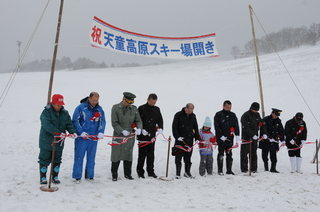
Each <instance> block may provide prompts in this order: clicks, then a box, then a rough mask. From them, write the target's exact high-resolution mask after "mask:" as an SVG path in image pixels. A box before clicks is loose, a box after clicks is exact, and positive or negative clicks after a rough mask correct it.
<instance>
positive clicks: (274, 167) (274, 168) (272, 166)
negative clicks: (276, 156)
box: [270, 162, 279, 173]
mask: <svg viewBox="0 0 320 212" xmlns="http://www.w3.org/2000/svg"><path fill="white" fill-rule="evenodd" d="M276 165H277V162H271V169H270V172H273V173H279V172H278V171H277V170H276Z"/></svg>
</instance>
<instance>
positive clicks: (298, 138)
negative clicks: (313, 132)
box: [284, 112, 307, 174]
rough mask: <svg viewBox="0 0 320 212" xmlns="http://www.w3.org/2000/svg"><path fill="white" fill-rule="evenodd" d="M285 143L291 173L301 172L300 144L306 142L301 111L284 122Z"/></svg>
mask: <svg viewBox="0 0 320 212" xmlns="http://www.w3.org/2000/svg"><path fill="white" fill-rule="evenodd" d="M284 128H285V136H286V145H287V148H288V150H289V151H288V154H289V158H290V164H291V173H294V172H298V173H301V174H302V172H301V162H302V157H301V152H300V151H301V146H302V145H304V144H306V140H307V125H306V123H305V121H304V120H303V114H302V113H301V112H298V113H296V115H295V116H294V117H293V118H292V119H290V120H288V121H287V122H286V124H285V127H284Z"/></svg>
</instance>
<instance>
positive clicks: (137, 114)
mask: <svg viewBox="0 0 320 212" xmlns="http://www.w3.org/2000/svg"><path fill="white" fill-rule="evenodd" d="M135 97H136V96H135V95H134V94H132V93H129V92H124V93H123V99H122V101H121V102H120V103H118V104H115V105H113V107H112V110H111V124H112V127H113V129H114V132H113V137H114V138H113V142H114V143H120V140H119V139H118V138H122V137H128V138H129V139H128V140H127V142H126V143H124V144H121V145H115V146H112V150H111V162H112V163H111V173H112V180H113V181H117V179H118V167H119V164H120V161H123V167H124V177H125V178H127V179H130V180H132V179H133V177H132V160H133V158H132V151H133V146H134V142H135V137H134V136H132V134H134V135H137V140H138V142H146V141H150V140H152V139H153V138H155V136H156V133H157V132H158V133H159V134H162V129H163V118H162V115H161V112H160V109H159V108H158V107H157V106H155V104H156V102H157V95H156V94H150V95H149V97H148V99H147V103H146V104H144V105H141V106H140V107H139V108H137V107H136V106H134V105H132V104H133V103H134V99H135ZM63 105H64V100H63V96H62V95H59V94H55V95H53V96H52V101H51V103H49V104H48V105H47V106H46V107H45V109H44V110H43V112H42V114H41V116H40V120H41V130H40V139H39V147H40V153H39V161H38V162H39V164H40V183H41V184H46V183H47V181H46V172H47V167H48V165H49V164H50V162H51V155H52V145H51V144H52V141H53V140H54V139H55V136H56V135H57V134H58V135H59V134H60V135H61V137H63V136H65V135H66V134H65V133H66V132H67V131H68V132H69V134H70V137H72V138H75V142H74V143H75V144H74V145H75V149H74V165H73V172H72V177H73V178H74V179H76V180H77V181H80V180H81V178H82V175H83V160H84V157H85V155H86V159H87V161H86V166H85V174H84V178H85V179H89V180H90V179H91V180H93V179H94V166H95V156H96V150H97V142H98V140H99V139H103V138H104V131H105V127H106V119H105V115H104V111H103V109H102V107H101V106H100V105H99V94H98V93H97V92H92V93H90V95H89V96H88V97H86V98H84V99H82V100H81V101H80V105H79V106H78V107H77V108H76V109H75V111H74V114H73V117H72V120H71V117H70V115H69V113H68V112H67V111H66V110H65V109H64V107H63ZM231 107H232V104H231V102H230V101H229V100H227V101H225V102H224V103H223V109H222V110H221V111H219V112H217V113H216V115H215V116H214V129H215V132H216V140H217V143H218V156H217V164H218V174H220V175H223V158H224V155H226V167H227V171H226V174H234V173H233V172H232V163H233V158H232V149H231V147H232V146H233V140H234V137H235V138H236V142H237V143H238V142H240V141H241V140H242V141H250V142H251V141H252V167H251V170H252V171H253V172H256V171H257V155H256V150H257V147H258V133H259V131H260V135H262V138H263V140H262V141H261V142H259V143H260V148H262V158H263V160H264V164H265V170H268V157H267V155H268V154H269V153H270V157H271V162H272V164H271V169H270V171H271V172H277V170H276V162H277V159H276V151H277V150H278V148H279V145H278V141H279V140H280V141H283V142H284V135H283V127H282V124H281V120H280V119H279V116H280V112H281V110H278V109H273V110H272V113H271V115H270V116H267V117H265V118H264V120H263V121H262V120H261V118H260V115H259V113H258V111H259V104H258V103H256V102H254V103H252V105H251V107H250V109H249V110H248V111H247V112H245V113H244V114H243V115H242V117H241V124H242V139H240V136H239V134H240V130H239V125H238V119H237V116H236V115H235V113H233V112H231ZM193 110H194V105H193V104H192V103H188V104H187V105H186V106H185V107H183V108H182V110H181V111H179V112H177V113H176V114H175V116H174V119H173V123H172V132H173V136H174V138H175V146H184V147H189V148H191V151H180V153H178V154H176V155H175V164H176V177H177V178H180V172H181V166H182V163H181V161H182V158H183V160H184V163H185V174H184V176H185V177H189V178H193V176H192V175H191V173H190V170H191V164H192V163H191V156H192V147H193V145H194V141H195V140H196V142H197V143H199V144H200V143H203V142H205V141H206V140H207V139H213V133H212V132H211V120H210V118H209V119H206V122H207V124H206V126H203V128H202V130H200V132H199V130H198V124H197V119H196V115H195V114H194V113H193ZM302 119H303V114H302V113H297V114H296V116H295V117H294V118H293V119H292V120H289V121H288V122H287V123H286V141H287V142H286V145H287V146H288V148H289V147H292V146H294V147H297V146H299V145H300V144H301V142H302V144H303V141H304V142H305V140H306V135H307V129H306V126H305V122H304V121H303V120H302ZM206 122H205V123H206ZM209 122H210V123H209ZM133 124H134V125H135V126H134V127H133ZM205 127H206V128H205ZM78 135H79V136H78ZM260 137H261V136H260ZM199 140H200V142H199ZM211 141H212V140H211ZM154 145H155V143H154V142H153V143H151V144H149V145H146V146H144V147H140V148H139V155H138V164H137V173H138V176H139V177H141V178H144V177H145V176H144V173H145V171H144V169H143V167H144V163H145V161H146V162H147V168H146V170H147V173H148V176H150V177H155V178H156V177H157V175H156V174H155V172H154ZM63 147H64V144H63V142H62V144H61V145H57V149H56V151H55V158H54V164H53V167H54V169H53V183H60V181H59V180H58V173H59V169H60V164H61V162H62V159H61V158H62V151H63ZM200 154H201V161H200V168H199V172H200V175H204V174H205V170H207V172H208V174H212V163H213V162H212V161H213V159H212V160H211V158H212V151H209V152H205V151H202V150H200ZM248 154H249V145H241V158H240V162H241V171H242V172H247V171H248ZM210 155H211V156H210ZM289 157H290V162H291V165H292V171H295V170H296V171H298V172H300V166H301V155H300V149H296V150H293V151H289ZM210 166H211V167H210Z"/></svg>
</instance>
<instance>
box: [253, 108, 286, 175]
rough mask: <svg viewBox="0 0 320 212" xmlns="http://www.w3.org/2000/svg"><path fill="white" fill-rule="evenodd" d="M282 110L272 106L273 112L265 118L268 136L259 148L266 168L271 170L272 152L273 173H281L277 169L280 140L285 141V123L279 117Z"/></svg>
mask: <svg viewBox="0 0 320 212" xmlns="http://www.w3.org/2000/svg"><path fill="white" fill-rule="evenodd" d="M281 112H282V110H279V109H276V108H272V112H271V114H270V115H269V116H266V117H264V118H263V124H264V125H265V127H266V131H267V136H268V138H267V139H263V140H262V141H260V142H259V148H260V149H261V150H262V151H261V153H262V160H263V163H264V170H265V171H269V164H268V154H269V153H270V160H271V169H270V172H273V173H279V172H278V171H277V169H276V164H277V151H278V150H279V142H282V143H283V142H285V140H284V129H283V125H282V123H281V120H280V119H279V116H280V114H281Z"/></svg>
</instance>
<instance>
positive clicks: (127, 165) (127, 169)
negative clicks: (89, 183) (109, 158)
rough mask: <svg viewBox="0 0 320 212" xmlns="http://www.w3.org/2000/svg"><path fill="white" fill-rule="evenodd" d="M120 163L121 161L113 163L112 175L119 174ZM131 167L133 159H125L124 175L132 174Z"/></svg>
mask: <svg viewBox="0 0 320 212" xmlns="http://www.w3.org/2000/svg"><path fill="white" fill-rule="evenodd" d="M119 165H120V161H117V162H112V163H111V174H112V176H118V168H119ZM131 167H132V161H127V160H124V161H123V171H124V176H131Z"/></svg>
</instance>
